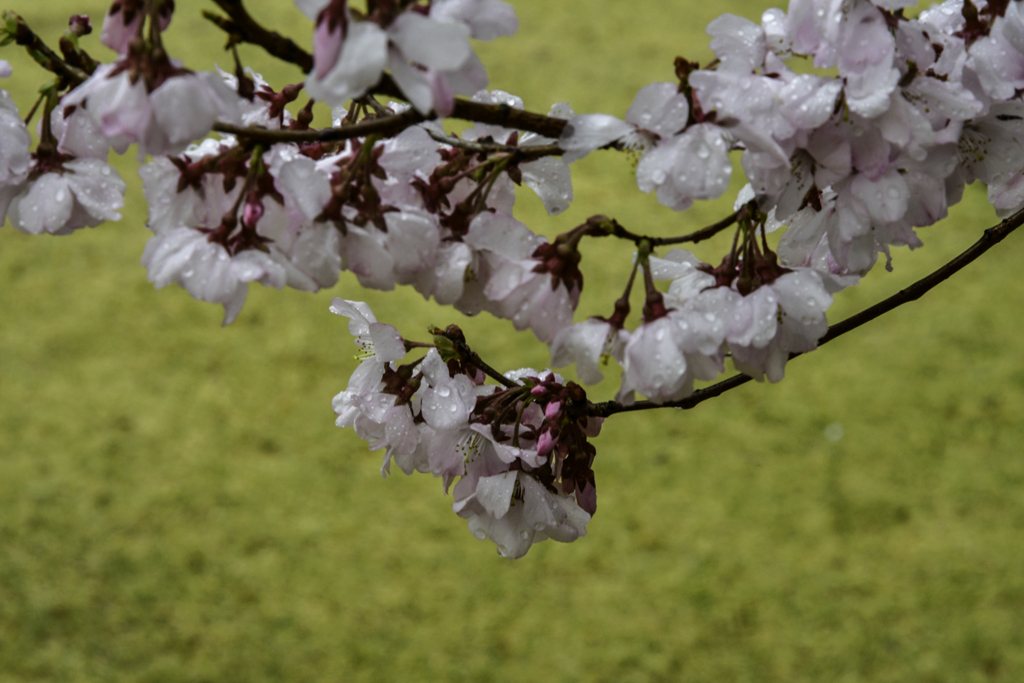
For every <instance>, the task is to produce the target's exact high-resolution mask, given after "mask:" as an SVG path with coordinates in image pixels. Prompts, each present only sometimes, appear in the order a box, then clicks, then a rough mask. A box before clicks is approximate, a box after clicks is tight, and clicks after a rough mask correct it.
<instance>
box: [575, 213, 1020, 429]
mask: <svg viewBox="0 0 1024 683" xmlns="http://www.w3.org/2000/svg"><path fill="white" fill-rule="evenodd" d="M1021 225H1024V210H1021V211H1018V212H1017V213H1015V214H1013V215H1012V216H1010V217H1009V218H1007V219H1006V220H1004V221H1003V222H1002V223H1000V224H999V225H996V226H994V227H991V228H989V229H988V230H986V231H985V232H984V234H983V235H982V236H981V239H979V240H978V241H977V242H975V243H974V244H972V245H971V246H970V247H969V248H968V249H967V250H966V251H964V252H963V253H961V254H960V255H959V256H957V257H956V258H954V259H953V260H952V261H950V262H949V263H946V264H945V265H943V266H942V267H940V268H939V269H937V270H935V271H934V272H932V273H931V274H930V275H927V276H926V277H923V278H921V279H920V280H918V281H917V282H915V283H914V284H912V285H910V286H909V287H907V288H906V289H902V290H900V291H899V292H897V293H896V294H893V295H892V296H890V297H889V298H888V299H885V300H884V301H880V302H878V303H877V304H875V305H874V306H871V307H870V308H867V309H865V310H863V311H861V312H860V313H857V314H856V315H852V316H850V317H849V318H847V319H846V320H843V321H841V322H838V323H836V324H835V325H832V326H831V327H829V328H828V332H826V333H825V336H823V337H822V338H821V339H819V340H818V346H822V345H823V344H827V343H828V342H830V341H832V340H833V339H835V338H836V337H839V336H840V335H844V334H846V333H847V332H850V331H852V330H855V329H857V328H858V327H860V326H861V325H864V324H866V323H869V322H871V321H872V320H874V319H875V318H878V317H879V316H881V315H884V314H885V313H888V312H889V311H891V310H893V309H895V308H898V307H900V306H902V305H903V304H906V303H910V302H911V301H917V300H918V299H920V298H921V297H922V296H924V294H925V293H927V292H929V291H930V290H932V289H934V288H935V286H936V285H938V284H939V283H941V282H944V281H945V280H948V279H949V278H950V277H951V276H953V275H954V274H956V273H958V272H959V271H961V270H963V269H964V268H965V267H966V266H967V265H968V264H970V263H971V262H973V261H974V260H976V259H977V258H978V257H979V256H981V255H982V254H984V253H985V252H986V251H988V250H989V249H991V248H992V247H994V246H995V245H997V244H999V243H1000V242H1002V241H1003V239H1005V238H1006V236H1007V235H1009V234H1010V233H1011V232H1013V231H1014V230H1016V229H1017V228H1019V227H1020V226H1021ZM799 355H802V354H799V353H793V354H790V356H789V357H790V359H793V358H796V357H797V356H799ZM750 380H751V377H749V376H748V375H733V376H732V377H730V378H729V379H727V380H724V381H721V382H719V383H717V384H713V385H711V386H709V387H706V388H704V389H698V390H697V391H695V392H693V394H692V395H690V396H688V397H686V398H684V399H681V400H679V401H671V402H668V403H653V402H651V401H637V402H636V403H634V404H633V405H630V406H625V405H622V404H621V403H617V402H616V401H606V402H604V403H595V404H593V405H592V406H591V409H590V411H589V412H588V414H590V415H594V416H596V417H608V416H610V415H615V414H616V413H627V412H634V411H637V410H653V409H654V408H680V409H683V410H686V409H689V408H693V407H695V406H697V405H699V404H701V403H703V402H704V401H706V400H708V399H709V398H715V397H716V396H721V395H722V394H724V393H725V392H727V391H729V390H730V389H735V388H736V387H738V386H740V385H742V384H746V383H747V382H749V381H750Z"/></svg>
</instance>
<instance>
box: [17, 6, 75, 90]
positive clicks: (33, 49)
mask: <svg viewBox="0 0 1024 683" xmlns="http://www.w3.org/2000/svg"><path fill="white" fill-rule="evenodd" d="M3 14H4V19H7V20H10V19H12V18H13V19H14V20H15V25H16V26H17V28H16V30H15V33H14V42H15V43H17V44H18V45H21V46H23V47H24V48H25V49H26V50H28V53H29V55H31V57H32V58H33V59H34V60H36V62H37V63H38V64H39V65H40V66H42V67H43V68H44V69H46V70H48V71H52V72H53V73H55V74H57V75H58V76H61V77H62V78H64V80H65V81H67V83H68V84H69V85H72V86H77V85H81V84H82V83H84V82H85V81H86V80H87V79H88V78H89V74H87V73H86V72H84V71H82V70H81V69H79V68H77V67H74V66H71V65H70V64H68V63H67V62H65V61H64V60H63V59H61V57H60V55H58V54H57V53H56V52H54V51H53V50H51V49H50V48H49V47H47V45H46V43H44V42H43V39H42V38H40V37H39V36H37V35H36V34H35V32H34V31H33V30H32V29H31V28H29V26H28V24H27V23H25V20H24V19H22V18H21V17H20V16H19V15H18V14H16V13H15V12H12V11H10V10H7V11H5V12H4V13H3Z"/></svg>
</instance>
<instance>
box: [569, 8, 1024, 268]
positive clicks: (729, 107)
mask: <svg viewBox="0 0 1024 683" xmlns="http://www.w3.org/2000/svg"><path fill="white" fill-rule="evenodd" d="M912 4H914V3H913V2H905V1H902V0H895V1H893V0H885V1H879V2H875V3H873V2H869V0H852V1H851V0H848V1H846V2H830V1H828V0H792V2H791V3H790V6H789V11H788V13H786V12H783V11H782V10H778V9H771V10H768V11H766V12H765V13H764V15H763V17H762V21H761V24H760V25H759V24H755V23H753V22H751V21H748V20H746V19H742V18H740V17H736V16H732V15H723V16H722V17H719V18H718V19H716V20H715V21H713V22H712V23H711V24H710V25H709V26H708V33H709V34H710V35H711V37H712V40H711V47H712V49H713V50H714V52H715V55H716V57H717V60H716V64H715V66H714V68H707V69H700V68H698V66H697V65H696V64H691V63H688V62H686V61H685V60H679V61H677V73H678V75H679V77H680V82H679V84H678V85H676V84H670V83H655V84H652V85H649V86H647V87H645V88H643V89H642V90H641V91H640V92H639V93H638V94H637V96H636V99H635V100H634V101H633V105H632V107H631V108H630V110H629V112H628V113H627V114H626V120H625V121H621V120H619V119H616V118H614V117H611V116H608V115H604V114H586V115H580V116H576V117H574V118H573V119H571V120H570V122H569V125H568V126H567V128H566V132H565V134H564V135H563V137H562V139H561V140H560V144H561V145H562V146H563V147H564V148H565V149H566V150H567V151H568V152H569V153H570V154H571V155H572V156H571V157H570V158H578V157H580V156H582V155H583V154H586V153H587V152H589V151H590V150H593V149H596V148H598V147H601V146H604V145H608V144H617V145H619V146H628V147H632V148H635V149H638V150H640V152H641V154H642V158H641V160H640V163H639V165H638V167H637V185H638V186H639V188H640V189H641V190H643V191H645V192H651V191H655V192H656V193H657V197H658V200H659V201H660V202H661V203H662V204H665V205H666V206H669V207H672V208H674V209H677V210H681V209H685V208H687V207H688V206H690V204H691V203H692V202H693V200H695V199H707V198H712V197H717V196H719V195H721V194H722V193H723V192H724V191H725V190H726V188H727V187H728V181H729V177H730V174H731V171H732V164H731V162H730V160H729V157H728V152H729V151H730V150H742V153H743V155H742V166H743V170H744V171H745V173H746V176H747V178H748V180H749V183H750V185H749V188H750V190H752V192H753V194H755V195H756V196H757V197H758V201H759V206H760V207H761V209H762V210H764V211H766V212H769V211H770V212H771V213H772V218H773V219H774V221H775V222H776V223H777V224H781V225H788V226H790V228H789V230H788V231H787V233H786V235H785V236H784V237H783V243H782V245H781V246H780V255H782V256H783V259H784V261H785V262H786V263H787V264H790V265H801V266H809V267H814V268H816V269H818V270H819V271H821V272H822V274H823V276H824V277H826V278H828V277H830V276H834V275H839V276H856V275H860V274H863V273H864V272H865V271H867V270H868V269H870V268H871V267H872V265H873V264H874V263H875V260H876V259H877V257H878V254H879V253H885V254H887V255H888V252H889V247H891V246H894V245H909V246H911V247H915V246H918V245H920V241H919V239H918V237H917V235H916V234H915V232H914V229H915V228H918V227H923V226H927V225H931V224H933V223H935V222H936V221H938V220H939V219H941V218H943V217H944V216H945V215H946V211H947V208H948V206H949V205H951V204H953V203H955V202H956V201H958V200H959V198H960V196H961V194H962V192H963V187H964V184H965V183H969V182H973V181H974V180H981V181H983V182H985V183H987V184H988V186H989V196H990V199H991V200H992V202H993V204H994V205H995V206H996V208H997V209H999V210H1000V211H1002V212H1004V213H1009V212H1012V211H1014V210H1016V209H1018V208H1020V207H1021V206H1024V179H1022V175H1021V170H1022V162H1021V152H1022V151H1024V148H1022V138H1021V131H1022V129H1021V126H1020V124H1019V122H1020V121H1021V120H1022V119H1024V105H1022V103H1021V100H1020V98H1019V96H1018V94H1017V93H1019V92H1020V85H1019V84H1020V83H1024V81H1020V80H1019V78H1020V77H1019V74H1020V65H1022V64H1024V44H1022V43H1021V41H1020V40H1019V38H1018V36H1019V35H1020V32H1021V30H1022V28H1021V27H1022V26H1024V24H1022V21H1024V19H1022V15H1021V13H1020V9H1019V4H1018V3H1015V2H1011V3H1007V2H998V1H997V2H992V3H985V2H982V3H981V4H978V5H975V4H972V0H948V1H947V2H944V3H943V4H942V5H939V6H938V7H935V8H933V9H931V10H928V11H925V12H923V13H922V14H921V15H920V16H919V17H918V18H916V19H908V18H907V17H905V16H904V15H903V12H902V8H904V7H907V6H909V5H912ZM795 58H803V59H806V60H809V61H811V62H813V65H814V66H815V67H817V68H819V69H835V71H836V72H837V75H836V76H832V77H826V76H819V75H814V74H807V73H803V74H801V73H797V72H795V71H794V70H793V69H791V68H790V67H789V66H788V65H787V62H788V61H792V60H793V59H795Z"/></svg>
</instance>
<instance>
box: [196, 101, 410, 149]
mask: <svg viewBox="0 0 1024 683" xmlns="http://www.w3.org/2000/svg"><path fill="white" fill-rule="evenodd" d="M425 120H426V119H425V118H424V117H423V115H422V114H420V113H419V112H418V111H416V110H415V109H409V110H408V111H405V112H403V113H401V114H395V115H393V116H385V117H382V118H378V119H370V120H368V121H360V122H359V123H353V124H352V125H350V126H341V127H340V128H323V129H321V130H271V129H269V128H245V127H242V126H233V125H231V124H229V123H219V122H218V123H215V124H213V129H214V130H215V131H217V132H218V133H229V134H231V135H236V136H238V137H240V138H245V139H247V140H252V141H254V142H268V143H271V144H273V143H275V142H291V143H303V142H334V141H337V140H350V139H352V138H361V137H365V136H367V135H395V134H397V133H400V132H402V131H403V130H405V129H406V128H408V127H409V126H412V125H415V124H417V123H420V122H422V121H425Z"/></svg>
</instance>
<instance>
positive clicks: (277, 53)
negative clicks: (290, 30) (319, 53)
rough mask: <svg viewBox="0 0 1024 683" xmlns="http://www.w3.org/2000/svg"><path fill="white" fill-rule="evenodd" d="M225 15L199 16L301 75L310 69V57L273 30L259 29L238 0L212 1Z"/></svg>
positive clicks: (311, 60) (311, 58)
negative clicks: (260, 49)
mask: <svg viewBox="0 0 1024 683" xmlns="http://www.w3.org/2000/svg"><path fill="white" fill-rule="evenodd" d="M213 2H215V3H217V6H218V7H220V8H221V9H222V10H224V13H225V14H227V15H228V18H227V19H224V18H223V17H218V16H217V15H215V14H213V13H211V12H203V16H204V17H206V18H207V19H209V20H210V21H212V22H213V23H215V24H217V26H218V27H220V28H221V29H222V30H223V31H225V32H226V33H228V34H230V35H232V36H235V37H236V38H237V39H238V40H240V41H241V42H245V43H252V44H253V45H259V46H260V47H262V48H263V49H264V50H266V51H267V53H269V54H270V55H271V56H273V57H277V58H278V59H280V60H283V61H285V62H288V63H290V64H295V65H296V66H298V67H299V68H300V69H302V71H303V73H309V72H310V71H312V70H313V55H311V54H310V53H308V52H306V51H305V50H303V49H302V48H301V47H299V46H298V45H296V43H295V41H293V40H292V39H291V38H285V37H284V36H282V35H281V34H280V33H277V32H276V31H270V30H268V29H265V28H263V27H262V26H260V25H259V24H258V23H257V22H256V20H255V19H253V18H252V16H251V15H250V14H249V12H248V11H247V10H246V9H245V6H244V5H243V4H242V0H213Z"/></svg>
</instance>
